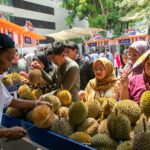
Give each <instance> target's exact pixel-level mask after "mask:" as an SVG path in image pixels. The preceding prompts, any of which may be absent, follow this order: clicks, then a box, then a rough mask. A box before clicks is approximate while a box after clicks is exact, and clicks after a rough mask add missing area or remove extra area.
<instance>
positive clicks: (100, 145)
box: [91, 134, 117, 150]
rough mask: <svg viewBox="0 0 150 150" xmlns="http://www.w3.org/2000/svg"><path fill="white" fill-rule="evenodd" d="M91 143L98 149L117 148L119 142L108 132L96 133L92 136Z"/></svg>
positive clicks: (114, 149) (113, 149) (112, 149)
mask: <svg viewBox="0 0 150 150" xmlns="http://www.w3.org/2000/svg"><path fill="white" fill-rule="evenodd" d="M91 144H92V146H93V147H94V148H96V149H111V150H116V147H117V142H116V141H115V140H113V139H112V138H110V137H109V136H108V135H106V134H96V135H94V136H93V137H92V141H91Z"/></svg>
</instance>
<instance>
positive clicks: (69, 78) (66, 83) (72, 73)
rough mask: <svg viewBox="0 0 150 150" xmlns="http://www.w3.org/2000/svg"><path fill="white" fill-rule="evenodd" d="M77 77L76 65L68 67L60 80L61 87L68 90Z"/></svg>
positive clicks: (78, 75)
mask: <svg viewBox="0 0 150 150" xmlns="http://www.w3.org/2000/svg"><path fill="white" fill-rule="evenodd" d="M78 77H79V78H80V71H79V68H78V67H77V66H73V67H71V68H69V69H68V70H67V72H66V73H65V76H64V78H63V80H62V82H61V84H62V85H63V88H64V89H66V90H68V91H69V90H70V89H71V88H72V87H73V86H74V84H75V82H76V79H77V78H78ZM79 86H80V85H79Z"/></svg>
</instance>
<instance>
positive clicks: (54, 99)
mask: <svg viewBox="0 0 150 150" xmlns="http://www.w3.org/2000/svg"><path fill="white" fill-rule="evenodd" d="M43 100H44V101H48V102H50V103H51V104H53V108H54V111H55V112H56V111H57V110H58V109H59V108H60V106H61V102H60V100H59V98H58V97H57V96H55V95H52V94H46V95H45V96H43Z"/></svg>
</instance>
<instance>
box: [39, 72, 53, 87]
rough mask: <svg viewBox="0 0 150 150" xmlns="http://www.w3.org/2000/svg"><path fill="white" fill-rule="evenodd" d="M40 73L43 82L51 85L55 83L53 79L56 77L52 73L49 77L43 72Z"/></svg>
mask: <svg viewBox="0 0 150 150" xmlns="http://www.w3.org/2000/svg"><path fill="white" fill-rule="evenodd" d="M41 73H42V78H43V79H44V81H45V82H46V83H47V84H49V85H51V84H53V83H54V81H55V77H56V74H55V73H54V74H53V75H49V74H48V73H46V72H45V71H44V70H42V71H41Z"/></svg>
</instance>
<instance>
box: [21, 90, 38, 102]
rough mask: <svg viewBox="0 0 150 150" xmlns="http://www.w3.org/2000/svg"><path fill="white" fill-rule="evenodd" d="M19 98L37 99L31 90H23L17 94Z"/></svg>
mask: <svg viewBox="0 0 150 150" xmlns="http://www.w3.org/2000/svg"><path fill="white" fill-rule="evenodd" d="M19 98H21V99H25V100H37V98H36V97H35V96H34V95H33V94H32V92H28V91H27V92H25V93H23V94H21V95H20V96H19Z"/></svg>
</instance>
